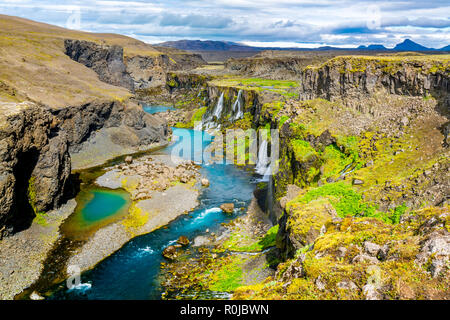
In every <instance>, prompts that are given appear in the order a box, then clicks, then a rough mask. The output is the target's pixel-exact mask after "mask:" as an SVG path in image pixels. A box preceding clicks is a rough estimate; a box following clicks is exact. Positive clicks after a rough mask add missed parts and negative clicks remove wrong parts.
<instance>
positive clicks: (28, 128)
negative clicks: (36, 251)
mask: <svg viewBox="0 0 450 320" xmlns="http://www.w3.org/2000/svg"><path fill="white" fill-rule="evenodd" d="M1 109H2V111H3V112H2V119H1V122H2V126H1V130H0V136H1V141H2V144H1V152H0V161H1V172H0V175H1V180H0V190H1V194H2V197H1V200H0V201H1V205H0V226H1V229H0V231H2V232H1V233H2V234H7V233H11V232H13V231H18V230H21V229H23V228H26V227H27V226H29V224H30V223H31V220H32V219H33V218H34V216H35V215H36V214H38V213H39V212H42V211H46V210H49V209H51V208H53V207H55V206H57V205H59V204H60V203H61V200H62V199H63V195H64V191H65V187H66V183H67V180H68V177H69V174H70V156H69V151H68V145H69V144H68V141H67V137H66V135H65V133H64V132H58V131H55V130H54V129H55V127H54V118H53V116H52V115H51V113H50V112H49V111H47V110H45V109H43V108H42V107H39V106H37V105H35V104H33V103H21V104H19V105H15V104H14V105H13V104H2V105H1Z"/></svg>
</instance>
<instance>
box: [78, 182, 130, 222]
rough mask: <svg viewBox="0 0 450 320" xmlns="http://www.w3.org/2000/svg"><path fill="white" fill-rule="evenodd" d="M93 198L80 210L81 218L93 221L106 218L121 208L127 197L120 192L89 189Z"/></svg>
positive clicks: (124, 204)
mask: <svg viewBox="0 0 450 320" xmlns="http://www.w3.org/2000/svg"><path fill="white" fill-rule="evenodd" d="M91 193H92V195H93V198H92V200H90V201H89V202H88V203H87V204H86V206H85V207H84V208H83V209H82V210H81V215H82V217H83V220H85V221H86V222H89V223H94V222H97V221H101V220H103V219H105V218H108V217H110V216H112V215H114V214H115V213H117V211H119V210H121V209H123V208H124V207H125V206H126V204H127V199H126V198H125V197H123V196H122V195H120V194H117V193H111V192H109V191H103V190H95V191H91Z"/></svg>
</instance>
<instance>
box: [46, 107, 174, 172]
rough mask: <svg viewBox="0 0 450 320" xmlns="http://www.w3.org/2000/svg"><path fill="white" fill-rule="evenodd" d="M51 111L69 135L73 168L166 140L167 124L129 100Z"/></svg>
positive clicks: (143, 148)
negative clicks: (127, 101) (125, 102)
mask: <svg viewBox="0 0 450 320" xmlns="http://www.w3.org/2000/svg"><path fill="white" fill-rule="evenodd" d="M52 112H53V114H54V116H55V119H57V120H56V121H58V123H59V125H58V126H59V128H60V130H62V131H64V132H66V134H67V139H68V141H69V149H70V153H71V157H72V167H73V168H74V169H80V168H86V167H90V166H95V165H100V164H102V163H104V162H105V161H107V160H109V159H112V158H114V157H117V156H120V155H124V154H127V153H135V152H138V151H144V150H148V149H150V148H152V147H154V146H155V145H156V144H158V145H162V144H165V143H167V135H168V127H167V123H166V122H165V121H164V120H162V119H161V118H158V117H155V116H153V115H150V114H148V113H146V112H144V111H143V110H142V108H141V107H139V106H138V105H135V104H133V103H130V102H129V103H127V104H124V103H121V102H119V101H97V102H92V103H88V104H85V105H82V106H79V107H67V108H64V109H60V110H55V111H52Z"/></svg>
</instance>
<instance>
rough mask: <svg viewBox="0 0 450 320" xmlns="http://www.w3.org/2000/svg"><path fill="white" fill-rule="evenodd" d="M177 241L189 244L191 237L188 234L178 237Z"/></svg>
mask: <svg viewBox="0 0 450 320" xmlns="http://www.w3.org/2000/svg"><path fill="white" fill-rule="evenodd" d="M177 243H179V244H181V245H182V246H187V245H188V244H189V239H188V238H187V237H186V236H181V237H179V238H178V240H177Z"/></svg>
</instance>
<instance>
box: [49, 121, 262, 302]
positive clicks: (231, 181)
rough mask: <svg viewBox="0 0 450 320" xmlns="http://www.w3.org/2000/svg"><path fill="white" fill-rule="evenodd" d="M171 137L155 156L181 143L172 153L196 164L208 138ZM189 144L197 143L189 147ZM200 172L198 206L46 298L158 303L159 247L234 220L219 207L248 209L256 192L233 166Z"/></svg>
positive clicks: (187, 133)
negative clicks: (204, 180) (202, 184)
mask: <svg viewBox="0 0 450 320" xmlns="http://www.w3.org/2000/svg"><path fill="white" fill-rule="evenodd" d="M173 137H174V139H173V140H174V141H175V143H173V144H172V145H170V146H169V147H167V148H165V149H163V150H159V151H158V152H157V153H166V154H167V153H168V154H170V153H172V152H173V151H177V150H179V149H180V146H181V145H180V144H183V148H184V149H183V150H185V151H186V150H187V152H185V154H178V152H177V155H180V156H182V157H183V158H191V159H195V160H198V159H199V158H198V157H199V156H200V157H201V155H202V154H203V151H204V148H205V147H206V146H207V145H208V144H209V143H210V141H211V139H212V137H211V136H210V135H209V134H207V133H206V132H203V131H195V130H190V129H177V128H174V129H173ZM193 141H196V142H198V141H201V143H195V144H194V143H193ZM174 148H176V149H175V150H174ZM200 159H201V158H200ZM200 172H201V174H202V175H203V176H205V177H206V178H207V179H208V180H209V181H210V186H209V187H208V188H203V189H202V193H201V196H200V198H199V202H200V205H199V206H198V207H197V208H196V209H195V210H193V211H192V212H191V213H189V214H188V215H183V216H181V217H179V218H178V219H176V220H174V221H173V222H171V223H170V224H169V225H168V226H167V227H166V228H161V229H158V230H156V231H154V232H152V233H149V234H146V235H143V236H139V237H136V238H134V239H132V240H130V241H129V242H128V243H127V244H125V245H124V246H123V247H122V248H121V249H120V250H118V251H117V252H116V253H114V254H113V255H111V256H109V257H108V258H106V259H105V260H103V261H102V262H100V263H99V264H98V265H97V266H96V267H95V268H93V269H92V270H89V271H87V272H84V273H82V274H81V284H80V285H78V286H76V287H75V288H72V289H70V290H68V289H67V287H66V284H65V282H64V283H61V284H59V285H57V286H56V287H55V288H54V290H52V291H53V294H52V296H51V297H50V299H140V300H142V299H160V298H161V294H162V290H161V286H160V281H159V276H160V264H161V262H167V261H166V260H165V259H164V258H163V257H162V255H161V253H162V251H163V250H164V248H166V247H167V246H168V245H170V244H173V243H174V242H175V241H176V240H177V239H178V238H179V237H180V236H182V235H184V236H187V237H188V238H189V239H190V240H191V241H192V240H193V239H194V238H195V237H196V236H199V235H204V234H206V230H207V229H209V230H210V232H217V231H218V230H219V228H220V227H221V223H223V222H228V221H230V220H231V219H234V218H235V217H236V216H231V217H230V216H228V215H226V214H224V213H222V212H221V210H220V209H219V206H220V205H221V204H223V203H225V202H233V203H234V204H235V207H237V208H242V207H244V208H247V206H248V205H249V203H250V201H251V198H252V194H253V190H254V189H255V184H256V179H255V177H254V174H253V173H252V172H249V171H246V170H242V169H239V168H237V167H236V166H234V165H222V164H207V163H206V162H204V163H202V164H201V168H200ZM173 201H176V199H174V200H173ZM237 211H238V212H245V211H244V210H242V211H241V210H237ZM99 215H101V213H99Z"/></svg>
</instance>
